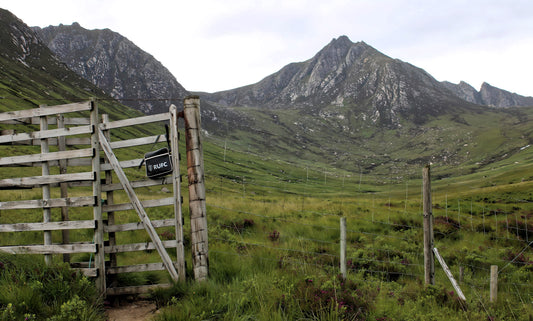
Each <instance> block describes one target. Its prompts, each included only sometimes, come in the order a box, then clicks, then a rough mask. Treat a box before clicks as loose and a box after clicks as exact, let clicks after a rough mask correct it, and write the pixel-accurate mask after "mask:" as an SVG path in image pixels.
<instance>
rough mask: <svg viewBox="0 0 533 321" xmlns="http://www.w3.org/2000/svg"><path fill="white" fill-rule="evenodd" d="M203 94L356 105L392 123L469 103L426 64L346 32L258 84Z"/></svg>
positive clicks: (239, 101)
mask: <svg viewBox="0 0 533 321" xmlns="http://www.w3.org/2000/svg"><path fill="white" fill-rule="evenodd" d="M203 96H204V98H205V99H207V100H209V101H212V102H213V103H216V104H219V105H221V106H255V107H263V108H287V107H289V106H290V107H297V108H308V109H315V110H316V109H317V108H322V107H326V106H330V105H334V106H351V107H354V106H356V107H357V108H358V109H360V110H361V112H362V113H363V114H364V117H366V118H367V119H370V120H372V121H373V122H374V123H379V124H384V125H387V126H392V127H396V126H398V125H400V120H401V119H402V118H403V119H410V120H412V121H414V122H415V123H422V122H424V121H425V120H426V119H427V118H428V117H429V116H435V115H440V114H443V113H446V112H449V111H450V110H451V109H452V108H455V107H457V106H467V105H469V104H468V103H466V102H465V101H464V100H462V99H459V98H458V97H457V96H456V95H454V94H452V93H451V92H450V90H448V89H447V88H446V87H445V86H443V85H442V84H441V83H440V82H438V81H437V80H435V79H434V78H433V77H432V76H431V75H429V74H428V73H427V72H425V71H424V70H422V69H420V68H417V67H415V66H413V65H411V64H409V63H406V62H403V61H400V60H398V59H392V58H390V57H388V56H386V55H384V54H382V53H380V52H379V51H377V50H376V49H374V48H372V47H371V46H369V45H367V44H366V43H364V42H357V43H353V42H352V41H350V39H348V37H346V36H341V37H339V38H337V39H333V40H332V41H331V42H330V43H329V44H328V45H327V46H326V47H324V48H323V49H322V50H321V51H320V52H318V53H317V54H316V55H315V56H314V57H313V58H311V59H309V60H307V61H304V62H300V63H293V64H289V65H287V66H286V67H284V68H282V69H281V70H280V71H278V72H277V73H275V74H273V75H270V76H268V77H266V78H264V79H263V80H261V81H260V82H258V83H256V84H253V85H249V86H245V87H241V88H237V89H233V90H228V91H223V92H217V93H213V94H205V95H203Z"/></svg>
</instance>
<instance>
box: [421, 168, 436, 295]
mask: <svg viewBox="0 0 533 321" xmlns="http://www.w3.org/2000/svg"><path fill="white" fill-rule="evenodd" d="M422 179H423V183H422V184H423V194H424V195H423V198H424V200H423V205H424V206H423V207H424V280H425V284H426V285H428V284H432V285H434V284H435V260H434V258H433V211H432V204H431V175H430V166H429V164H428V165H426V166H425V167H424V169H423V171H422Z"/></svg>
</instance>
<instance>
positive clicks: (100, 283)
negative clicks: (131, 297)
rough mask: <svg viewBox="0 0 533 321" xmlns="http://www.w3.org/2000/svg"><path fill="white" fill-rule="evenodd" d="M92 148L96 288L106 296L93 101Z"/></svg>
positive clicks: (92, 106)
mask: <svg viewBox="0 0 533 321" xmlns="http://www.w3.org/2000/svg"><path fill="white" fill-rule="evenodd" d="M90 119H91V125H92V128H93V132H92V134H91V148H92V149H93V158H92V169H93V171H94V181H93V196H94V201H95V202H96V204H94V206H93V217H94V220H95V223H96V228H95V230H94V244H95V246H96V253H95V258H94V263H95V267H96V269H97V271H98V274H97V276H96V280H95V283H96V288H97V289H98V291H99V292H100V293H101V294H102V295H103V296H105V293H106V280H105V278H106V271H105V255H104V221H103V216H102V182H101V181H100V177H101V175H100V139H99V137H98V121H99V119H98V105H97V104H96V101H95V100H94V99H93V100H91V116H90Z"/></svg>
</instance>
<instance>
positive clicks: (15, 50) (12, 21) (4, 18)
mask: <svg viewBox="0 0 533 321" xmlns="http://www.w3.org/2000/svg"><path fill="white" fill-rule="evenodd" d="M0 27H1V29H0V30H2V32H1V33H0V40H1V46H2V50H1V55H2V56H4V57H5V58H8V59H14V60H17V61H19V62H21V63H22V64H24V65H25V66H26V67H33V68H38V69H42V68H43V67H45V66H46V65H50V63H52V64H54V65H55V67H60V68H61V67H62V63H61V62H60V61H59V60H58V59H57V58H56V57H55V56H54V55H53V54H52V52H50V50H49V49H48V48H47V47H46V45H44V44H43V42H42V41H41V40H40V39H39V37H37V35H36V34H35V33H34V32H33V31H32V30H31V28H29V27H28V26H27V25H26V24H25V23H24V22H22V21H21V20H20V19H18V18H17V17H15V16H14V15H13V14H12V13H11V12H9V11H7V10H3V9H0Z"/></svg>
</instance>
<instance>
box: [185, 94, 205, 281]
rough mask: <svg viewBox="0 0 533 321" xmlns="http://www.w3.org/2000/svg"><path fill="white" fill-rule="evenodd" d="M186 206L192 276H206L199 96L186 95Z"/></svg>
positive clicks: (201, 277)
mask: <svg viewBox="0 0 533 321" xmlns="http://www.w3.org/2000/svg"><path fill="white" fill-rule="evenodd" d="M183 107H184V109H183V117H184V119H185V145H186V150H187V176H188V180H189V209H190V214H191V243H192V244H191V245H192V260H193V269H194V278H195V279H196V280H197V281H203V280H206V279H207V276H208V272H209V257H208V240H207V216H206V206H205V180H204V161H203V151H202V144H201V140H200V129H201V127H200V98H199V97H198V96H189V97H187V98H185V99H184V101H183Z"/></svg>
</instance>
